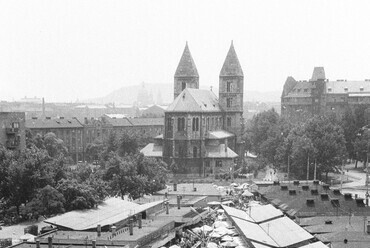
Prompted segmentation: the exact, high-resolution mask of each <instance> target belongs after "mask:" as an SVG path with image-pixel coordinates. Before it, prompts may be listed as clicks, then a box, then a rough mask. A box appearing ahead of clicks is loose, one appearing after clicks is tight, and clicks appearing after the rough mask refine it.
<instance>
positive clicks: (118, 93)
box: [84, 84, 281, 105]
mask: <svg viewBox="0 0 370 248" xmlns="http://www.w3.org/2000/svg"><path fill="white" fill-rule="evenodd" d="M144 88H145V90H146V91H147V92H148V94H151V95H152V96H153V100H154V102H155V103H157V102H158V98H159V97H160V98H162V102H163V103H171V102H172V100H173V85H172V84H145V85H144ZM142 89H143V85H142V84H138V85H132V86H126V87H122V88H120V89H117V90H115V91H113V92H111V93H110V94H108V95H106V96H103V97H100V98H93V99H86V100H85V101H84V102H88V103H99V104H106V103H112V102H114V103H115V104H116V105H118V104H129V105H131V104H133V103H134V102H136V101H137V96H138V94H139V92H140V90H142ZM201 89H210V86H204V87H201ZM213 92H215V94H216V95H217V94H218V89H217V88H213ZM280 95H281V92H277V91H267V92H258V91H245V92H244V101H245V102H280Z"/></svg>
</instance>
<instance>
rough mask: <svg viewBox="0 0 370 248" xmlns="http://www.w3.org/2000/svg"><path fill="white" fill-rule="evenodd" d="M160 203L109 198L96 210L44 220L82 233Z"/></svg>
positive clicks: (74, 212)
mask: <svg viewBox="0 0 370 248" xmlns="http://www.w3.org/2000/svg"><path fill="white" fill-rule="evenodd" d="M161 202H162V201H157V202H152V203H148V204H143V205H139V204H136V203H134V202H130V201H125V200H122V199H119V198H109V199H107V200H105V201H104V202H103V203H102V204H100V205H99V206H98V208H96V209H87V210H79V211H71V212H68V213H65V214H62V215H59V216H55V217H52V218H49V219H47V220H45V222H46V223H49V224H53V225H56V226H63V227H66V228H69V229H72V230H76V231H84V230H88V229H92V228H96V227H97V225H98V224H100V225H101V226H102V227H103V226H106V225H111V224H114V223H117V222H119V221H122V220H124V219H126V218H128V217H130V216H131V215H133V214H136V213H139V212H141V211H144V210H145V209H147V208H150V207H152V206H155V205H157V204H160V203H161Z"/></svg>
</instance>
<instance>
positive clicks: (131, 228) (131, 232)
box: [129, 218, 134, 236]
mask: <svg viewBox="0 0 370 248" xmlns="http://www.w3.org/2000/svg"><path fill="white" fill-rule="evenodd" d="M129 222H130V223H129V229H130V236H132V235H134V220H133V219H132V218H131V219H130V220H129Z"/></svg>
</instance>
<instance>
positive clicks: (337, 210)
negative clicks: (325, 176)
mask: <svg viewBox="0 0 370 248" xmlns="http://www.w3.org/2000/svg"><path fill="white" fill-rule="evenodd" d="M303 185H307V184H303ZM281 186H287V189H284V190H283V189H282V188H281ZM308 187H309V188H308V189H307V190H304V189H303V187H302V184H300V185H298V186H297V185H293V183H291V184H280V185H274V186H268V187H263V188H260V189H259V192H260V193H261V194H262V195H263V197H264V198H266V199H267V200H268V201H269V202H271V203H272V202H273V201H274V200H275V199H279V200H280V203H281V204H280V205H279V207H280V206H281V207H283V205H284V208H285V209H284V211H286V212H288V211H290V210H294V211H296V213H295V216H299V217H304V216H324V215H347V216H348V213H349V212H351V213H353V214H354V215H365V216H370V208H369V207H365V206H364V204H363V203H362V204H361V203H357V200H355V199H353V198H348V197H347V198H345V197H344V195H342V194H340V193H335V192H334V191H332V190H325V189H324V188H323V186H322V185H312V184H308ZM290 190H295V193H294V192H290ZM311 190H317V192H315V193H313V192H311ZM321 194H327V197H323V196H322V195H321ZM307 199H312V200H313V203H311V204H309V203H308V202H307ZM332 200H333V201H332ZM334 201H335V202H334ZM336 201H337V202H338V204H339V207H337V203H336Z"/></svg>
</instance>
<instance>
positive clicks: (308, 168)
mask: <svg viewBox="0 0 370 248" xmlns="http://www.w3.org/2000/svg"><path fill="white" fill-rule="evenodd" d="M309 173H310V156H309V155H308V154H307V178H306V180H307V183H308V176H309Z"/></svg>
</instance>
